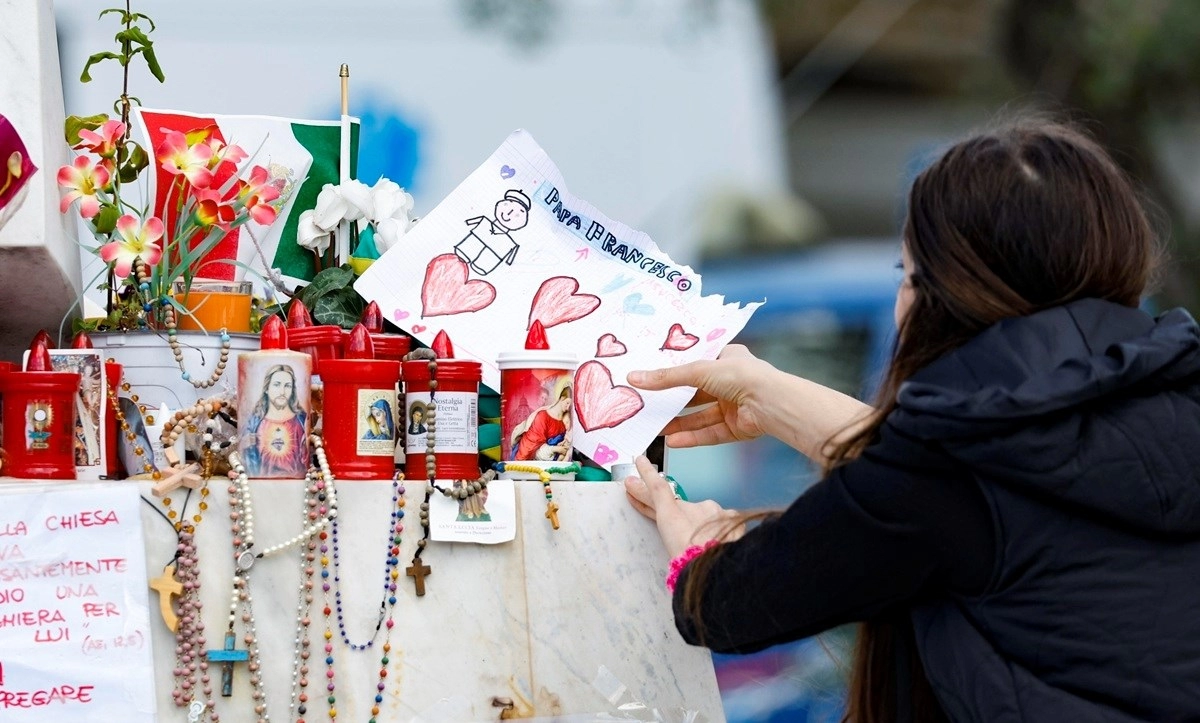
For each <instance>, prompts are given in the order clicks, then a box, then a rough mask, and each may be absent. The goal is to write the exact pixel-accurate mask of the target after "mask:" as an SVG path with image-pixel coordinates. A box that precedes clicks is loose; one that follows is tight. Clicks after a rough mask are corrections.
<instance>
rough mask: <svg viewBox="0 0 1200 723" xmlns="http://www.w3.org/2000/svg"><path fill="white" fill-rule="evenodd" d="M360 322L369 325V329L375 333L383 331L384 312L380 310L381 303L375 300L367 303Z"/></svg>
mask: <svg viewBox="0 0 1200 723" xmlns="http://www.w3.org/2000/svg"><path fill="white" fill-rule="evenodd" d="M358 322H359V323H360V324H362V325H363V326H365V327H367V331H373V332H375V333H379V332H381V331H383V312H382V311H380V310H379V304H376V303H375V302H374V301H372V302H371V303H369V304H367V308H365V309H363V313H362V317H361V318H360V319H359V320H358Z"/></svg>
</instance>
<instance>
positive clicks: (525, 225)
mask: <svg viewBox="0 0 1200 723" xmlns="http://www.w3.org/2000/svg"><path fill="white" fill-rule="evenodd" d="M355 289H356V290H357V291H358V292H359V293H360V294H361V295H362V296H363V297H364V298H366V299H368V300H373V301H375V302H377V303H378V304H379V306H380V308H381V309H382V310H383V312H384V313H385V314H386V316H387V318H388V319H390V320H391V321H392V322H394V323H395V324H396V325H397V326H399V327H400V328H402V329H404V330H405V331H407V332H409V333H410V334H412V335H413V336H415V337H416V338H417V339H419V340H421V341H422V342H424V343H425V344H429V343H431V342H432V340H433V337H434V336H435V335H436V334H437V332H438V331H440V330H445V331H446V333H447V334H448V335H449V336H450V338H451V340H452V341H453V344H454V349H455V353H456V355H457V356H458V357H459V358H463V359H473V360H476V361H479V362H481V363H482V364H483V383H484V384H486V385H488V386H489V387H491V388H492V389H496V390H498V389H499V388H500V370H499V368H498V367H497V365H496V358H497V356H498V355H499V353H500V352H504V351H514V350H518V349H520V348H522V346H523V344H524V341H525V336H526V333H527V331H528V329H529V326H530V325H531V324H532V323H533V321H534V320H539V321H541V322H542V325H543V326H544V327H545V328H546V330H547V332H546V335H547V337H548V339H549V342H550V347H551V348H552V349H555V350H562V351H568V352H572V353H574V354H575V355H576V356H577V357H578V359H579V368H578V371H577V372H576V373H575V392H574V395H575V396H574V404H573V407H572V410H571V413H572V416H573V423H574V425H575V429H574V432H573V433H572V439H573V441H574V445H575V447H576V448H577V449H578V450H579V451H581V452H582V453H583V454H585V455H587V456H588V457H590V458H591V459H592V460H593V461H595V462H596V463H598V464H600V465H603V466H604V467H605V468H610V467H611V466H612V464H613V463H614V462H617V461H622V460H624V461H628V460H630V459H631V458H632V457H633V456H634V455H636V454H640V453H641V452H642V451H643V450H645V449H646V447H647V445H649V444H650V442H651V441H652V440H653V439H654V437H655V436H656V435H657V434H658V433H659V432H660V431H661V430H662V428H663V427H664V426H665V425H666V423H667V422H668V421H670V420H671V418H672V417H674V416H675V415H676V414H678V413H679V412H680V410H682V409H683V407H684V406H685V405H686V404H687V402H688V400H690V399H691V396H692V390H690V389H673V390H667V391H662V392H644V391H639V390H636V389H633V388H632V387H630V386H628V385H627V384H626V383H625V375H626V374H627V373H628V372H630V371H632V370H634V369H657V368H659V367H668V366H676V365H679V364H683V363H686V362H690V361H694V360H697V359H714V358H716V356H717V355H718V354H719V353H720V352H721V350H722V349H723V348H724V347H725V345H726V344H728V343H729V342H730V341H731V340H732V339H733V338H734V336H736V335H737V333H738V332H739V331H741V329H742V327H744V326H745V325H746V322H747V321H749V319H750V315H751V314H753V313H754V311H755V309H757V308H758V307H759V306H761V302H759V303H750V304H746V305H741V304H737V303H726V302H725V299H724V297H722V296H719V295H710V296H704V295H702V294H701V283H700V277H699V276H698V275H697V274H696V273H695V272H694V271H693V270H692V269H690V268H688V267H687V266H681V265H678V264H676V263H675V262H673V261H672V260H671V259H670V258H669V257H668V256H667V255H666V254H664V253H663V252H662V251H661V250H660V249H659V248H658V246H657V245H656V244H655V243H654V241H653V240H651V238H650V237H649V236H647V235H646V234H644V233H642V232H640V231H637V230H635V229H632V228H629V227H628V226H626V225H624V224H622V223H620V222H618V221H615V220H613V219H611V218H609V217H607V216H605V215H604V214H603V213H601V212H600V211H599V210H597V209H596V208H595V207H594V206H592V205H591V204H589V203H588V202H587V201H584V200H581V199H579V198H576V197H574V196H572V195H571V194H570V192H569V191H568V190H567V186H566V182H565V181H564V179H563V177H562V174H560V173H559V171H558V168H557V167H556V166H555V165H554V162H553V161H551V160H550V157H549V156H548V155H546V152H545V151H543V150H542V149H541V148H540V147H539V146H538V145H537V143H536V142H535V141H534V140H533V138H532V137H531V136H530V135H529V134H528V133H526V132H524V131H516V132H514V133H513V134H512V135H510V136H509V137H508V139H507V140H505V142H504V144H503V145H501V146H500V148H499V149H497V150H496V152H495V153H493V154H492V155H491V157H490V158H488V159H487V161H485V162H484V163H483V165H481V166H479V168H477V169H475V171H474V172H473V173H471V175H470V176H468V177H467V179H466V180H465V181H463V182H462V183H461V184H460V185H459V186H458V188H456V189H454V192H453V193H451V194H450V195H449V196H448V197H446V199H445V200H443V201H442V202H441V203H440V204H438V206H437V207H436V208H435V209H433V211H431V212H430V213H429V214H428V215H426V216H424V217H423V218H422V219H421V220H420V222H419V223H417V224H416V225H415V226H414V227H413V228H412V230H410V231H409V232H408V234H407V235H406V236H405V237H404V240H403V241H402V242H401V243H400V244H398V245H397V246H395V247H394V248H392V249H391V250H389V251H388V252H387V253H386V254H384V255H383V257H382V258H380V259H379V260H378V261H376V262H375V263H374V264H373V265H372V266H371V268H370V269H368V270H367V272H366V273H364V274H363V275H362V277H361V278H360V279H359V280H358V282H357V283H356V284H355Z"/></svg>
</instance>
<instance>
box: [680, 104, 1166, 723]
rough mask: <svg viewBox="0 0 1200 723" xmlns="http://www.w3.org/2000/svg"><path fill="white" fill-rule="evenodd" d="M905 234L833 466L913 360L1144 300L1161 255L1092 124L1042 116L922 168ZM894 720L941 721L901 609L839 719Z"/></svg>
mask: <svg viewBox="0 0 1200 723" xmlns="http://www.w3.org/2000/svg"><path fill="white" fill-rule="evenodd" d="M903 239H904V246H905V249H906V250H907V253H908V256H909V260H910V264H911V269H912V273H911V276H910V278H909V280H908V282H907V283H911V285H912V287H913V288H912V304H911V306H910V307H909V309H908V311H907V313H906V314H905V316H904V318H903V320H902V321H901V324H900V329H899V334H898V335H897V342H896V346H895V348H894V351H893V354H892V359H891V364H890V365H889V367H888V370H887V373H886V376H885V377H884V379H883V382H882V384H881V387H880V390H879V395H878V399H877V402H876V407H875V412H874V413H873V414H872V415H871V417H870V420H869V422H868V423H867V424H866V425H865V426H862V427H860V428H857V430H856V431H855V432H854V433H853V434H842V435H835V438H834V439H835V440H836V441H831V442H830V443H829V444H827V449H826V453H827V457H828V458H829V460H831V461H830V463H829V467H830V468H832V467H835V466H837V465H840V464H844V463H846V462H849V461H851V460H853V459H855V458H856V457H858V456H859V454H861V453H862V451H863V449H864V448H866V447H867V446H868V445H870V444H871V443H872V442H873V441H874V440H875V439H876V438H877V435H878V430H879V427H880V425H881V424H882V423H883V421H884V420H885V419H886V418H887V416H888V415H889V414H891V412H892V411H893V410H894V409H895V408H896V397H897V393H898V392H899V390H900V386H901V385H902V384H903V383H904V381H905V380H906V379H908V378H909V377H910V376H912V375H913V373H915V372H916V371H917V370H919V369H921V368H923V367H925V366H927V365H928V364H930V363H931V362H933V361H935V360H936V359H938V358H939V357H941V356H943V355H944V354H946V353H947V352H949V351H951V350H953V349H956V348H958V347H959V346H961V345H963V344H964V343H966V342H967V341H968V340H970V339H971V338H972V337H974V336H976V335H977V334H979V333H980V332H981V331H983V330H984V329H986V328H987V327H989V326H991V325H993V324H995V323H996V322H998V321H1000V320H1001V319H1005V318H1010V317H1016V316H1024V315H1028V314H1032V313H1035V312H1037V311H1040V310H1043V309H1047V308H1050V307H1054V306H1059V305H1062V304H1066V303H1069V302H1071V301H1075V300H1077V299H1083V298H1097V299H1105V300H1108V301H1112V302H1115V303H1118V304H1124V305H1126V306H1137V304H1138V303H1139V301H1140V299H1141V296H1142V294H1143V292H1144V291H1145V290H1146V287H1147V285H1148V283H1149V281H1150V278H1151V274H1152V273H1153V271H1154V269H1155V268H1156V266H1157V261H1158V257H1159V247H1158V244H1157V242H1156V237H1155V234H1154V232H1153V230H1152V228H1151V224H1150V221H1149V219H1148V218H1147V215H1146V212H1145V210H1144V208H1143V205H1142V203H1141V198H1140V194H1139V193H1138V191H1137V190H1136V189H1135V188H1134V186H1133V184H1132V183H1131V182H1130V180H1129V179H1128V177H1127V176H1126V175H1125V173H1124V172H1123V171H1122V170H1121V169H1120V168H1119V167H1118V166H1117V164H1116V163H1115V162H1114V161H1113V160H1112V159H1111V158H1110V157H1109V155H1108V154H1107V153H1106V152H1105V151H1104V150H1103V149H1102V148H1101V147H1100V145H1099V144H1097V143H1096V142H1095V141H1093V140H1092V139H1091V138H1090V137H1089V136H1088V135H1087V134H1085V133H1084V132H1082V131H1080V130H1078V129H1076V128H1074V127H1072V126H1068V125H1063V124H1057V123H1051V122H1047V121H1045V120H1040V119H1039V120H1025V121H1021V122H1017V123H1011V124H1008V125H1006V126H1004V127H1002V128H998V129H996V130H992V131H989V132H985V133H981V134H979V135H976V136H974V137H971V138H969V139H967V140H965V141H962V142H960V143H958V144H956V145H954V146H952V147H951V148H950V149H949V150H947V151H946V152H945V153H944V154H943V155H942V156H941V157H940V158H939V159H938V160H937V161H935V162H934V163H933V164H932V165H931V166H929V167H928V168H927V169H926V170H925V171H923V172H922V173H921V174H920V175H918V176H917V178H916V180H915V181H914V182H913V186H912V189H911V191H910V193H909V199H908V218H907V221H906V222H905V227H904V234H903ZM719 549H720V548H714V550H713V552H717V551H718V550H719ZM706 557H708V558H711V557H712V553H709V554H707V555H704V556H702V557H701V560H702V561H703V562H704V563H707V564H704V565H701V566H698V568H697V569H696V570H695V571H694V572H693V573H692V574H690V575H689V577H688V580H687V583H688V584H687V587H686V589H685V594H687V595H688V597H689V599H688V600H686V603H687V609H688V610H692V611H696V612H698V611H699V610H700V604H699V599H698V596H699V595H700V594H701V590H702V584H701V581H700V580H697V579H696V578H697V577H698V576H697V575H696V574H695V573H703V572H705V571H706V569H707V568H708V567H709V566H710V565H711V562H712V560H711V559H708V560H704V558H706ZM701 577H702V576H701ZM906 670H907V674H905V671H906ZM902 687H903V688H905V690H901V688H902ZM898 701H907V709H906V710H903V711H902V710H898ZM898 719H903V720H912V721H930V720H940V719H942V714H941V709H940V707H939V706H938V704H937V701H936V699H935V698H934V696H933V692H932V690H931V688H930V686H929V683H928V680H927V679H926V677H925V674H924V669H923V667H922V666H921V662H920V660H919V657H918V656H917V653H916V647H915V645H914V643H913V640H912V625H911V621H910V619H909V617H908V614H907V611H900V612H899V613H898V614H894V615H891V616H888V617H886V618H882V619H878V620H872V621H868V622H866V623H864V624H863V625H862V626H861V629H860V631H859V637H858V642H857V645H856V649H855V654H854V661H853V670H852V674H851V682H850V697H849V701H848V705H847V711H846V715H845V718H844V720H846V721H848V722H850V723H892V722H893V721H896V720H898Z"/></svg>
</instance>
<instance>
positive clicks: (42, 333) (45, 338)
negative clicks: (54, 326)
mask: <svg viewBox="0 0 1200 723" xmlns="http://www.w3.org/2000/svg"><path fill="white" fill-rule="evenodd" d="M33 341H34V342H39V341H40V342H41V343H42V346H44V347H46V348H47V349H49V348H51V347H53V346H54V341H53V340H51V339H50V334H49V333H47V332H46V330H45V329H40V330H39V331H38V333H37V334H35V335H34V337H33ZM30 348H31V349H32V348H33V347H32V346H30Z"/></svg>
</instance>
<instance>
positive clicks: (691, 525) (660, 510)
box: [625, 457, 746, 557]
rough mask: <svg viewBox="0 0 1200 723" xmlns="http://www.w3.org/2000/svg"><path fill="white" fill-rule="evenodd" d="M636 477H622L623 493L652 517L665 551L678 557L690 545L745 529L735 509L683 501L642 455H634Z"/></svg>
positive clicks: (728, 537)
mask: <svg viewBox="0 0 1200 723" xmlns="http://www.w3.org/2000/svg"><path fill="white" fill-rule="evenodd" d="M635 462H636V464H637V470H638V475H639V476H638V477H629V478H628V479H626V480H625V494H626V495H627V496H628V497H629V503H630V504H631V505H633V508H634V509H636V510H637V511H638V512H641V513H642V514H643V515H645V516H646V517H648V518H650V519H651V520H654V522H655V524H657V525H658V534H659V536H661V537H662V541H663V545H664V546H665V547H666V548H667V554H668V555H670V556H671V557H678V556H679V555H681V554H683V552H684V551H685V550H687V548H688V547H690V546H691V545H702V544H704V543H705V542H707V541H708V540H713V539H718V540H721V541H722V542H731V541H733V540H736V539H738V538H739V537H741V536H742V535H743V534H745V532H746V527H745V525H744V524H742V523H741V522H740V516H739V515H738V513H737V512H734V511H732V510H726V509H723V508H722V507H721V506H720V505H718V504H717V503H716V502H713V501H712V500H705V501H704V502H684V501H683V500H681V499H679V498H678V497H676V496H675V491H674V490H672V489H671V483H670V482H668V481H667V478H666V477H664V476H662V475H661V474H659V473H658V471H657V470H655V469H654V465H652V464H650V461H649V460H648V459H646V458H645V457H638V458H637V459H636V460H635Z"/></svg>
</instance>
